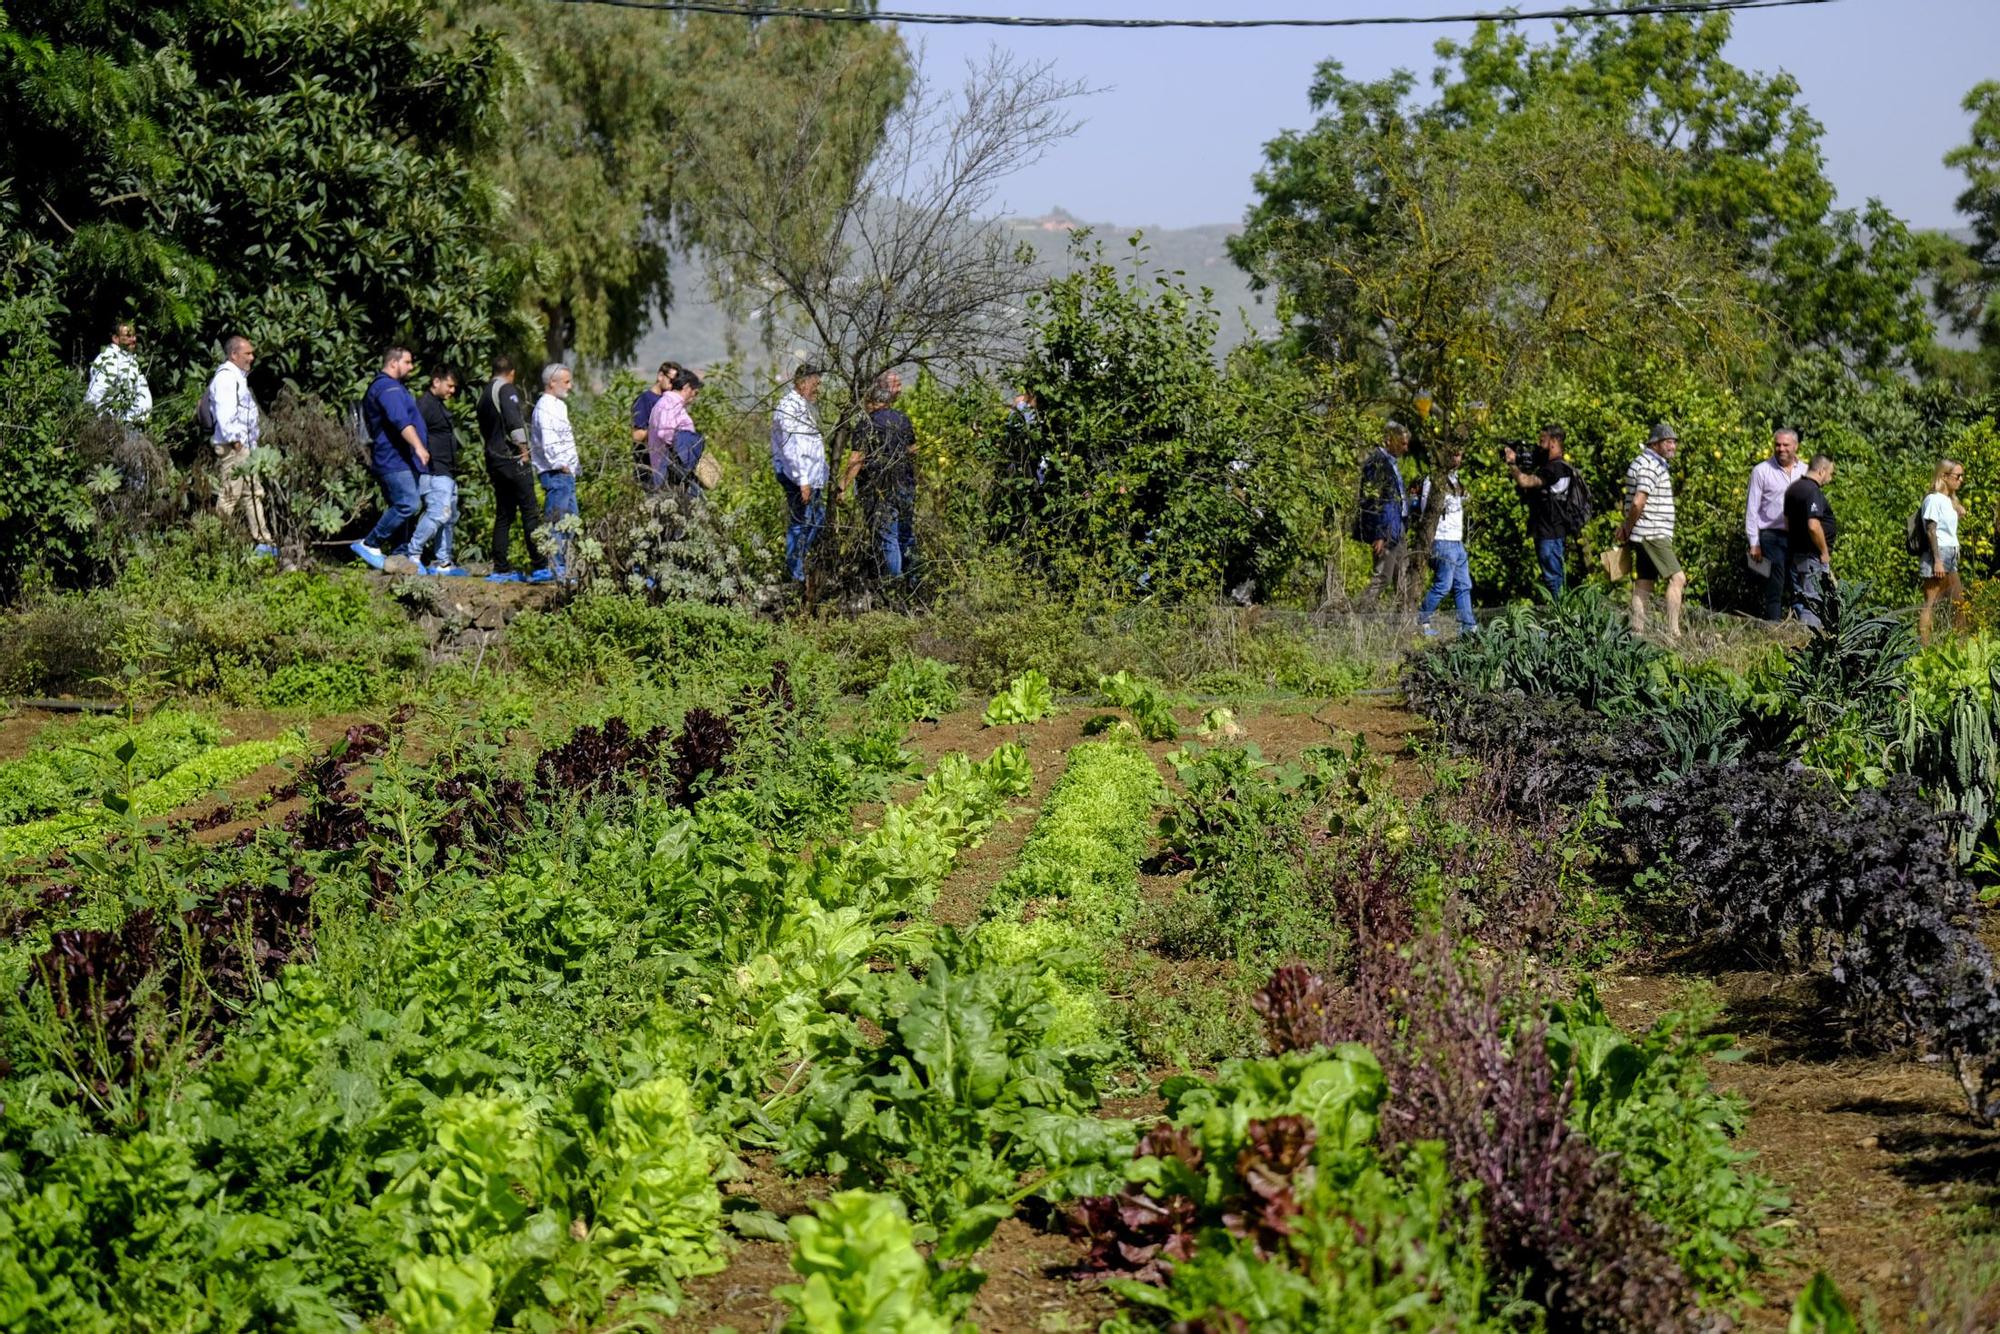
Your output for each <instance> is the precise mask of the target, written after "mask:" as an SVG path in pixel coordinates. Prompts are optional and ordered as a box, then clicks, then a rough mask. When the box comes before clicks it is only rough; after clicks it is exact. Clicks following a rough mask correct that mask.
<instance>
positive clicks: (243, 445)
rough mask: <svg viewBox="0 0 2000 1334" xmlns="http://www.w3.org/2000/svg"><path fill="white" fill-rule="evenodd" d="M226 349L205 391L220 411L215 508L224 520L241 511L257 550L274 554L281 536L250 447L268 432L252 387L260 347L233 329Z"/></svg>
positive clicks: (214, 442) (214, 436)
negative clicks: (274, 526) (275, 528)
mask: <svg viewBox="0 0 2000 1334" xmlns="http://www.w3.org/2000/svg"><path fill="white" fill-rule="evenodd" d="M222 351H223V358H222V364H221V365H220V366H217V367H216V368H215V374H214V375H212V376H211V377H209V381H208V389H207V391H206V394H207V398H208V406H209V409H210V410H211V411H212V412H213V413H214V414H215V429H214V430H213V431H211V432H210V433H209V440H208V443H209V446H210V448H212V449H213V450H214V451H215V460H216V472H217V473H218V474H219V477H218V480H217V482H216V489H215V510H216V513H218V514H220V515H222V517H223V518H225V519H227V518H232V517H234V516H236V515H237V514H241V515H242V516H243V526H244V527H245V528H247V529H249V531H250V540H251V541H252V542H254V543H256V551H257V554H258V555H260V556H275V555H277V554H278V546H277V538H276V536H275V535H274V534H273V532H272V530H271V515H270V511H269V509H268V508H267V507H266V505H265V498H264V482H263V479H262V478H260V477H258V476H256V475H255V473H254V472H252V470H251V468H250V451H251V450H253V449H255V448H257V440H258V437H259V436H260V435H261V434H262V433H263V427H262V421H261V418H260V414H259V412H258V409H257V396H256V395H255V394H254V393H252V392H251V391H250V367H251V365H252V364H253V363H254V362H255V361H256V360H257V349H256V347H255V346H254V345H253V344H252V343H251V342H250V340H249V339H247V338H245V337H244V336H243V335H241V334H234V335H232V336H230V337H229V338H228V339H227V340H225V341H224V343H223V345H222Z"/></svg>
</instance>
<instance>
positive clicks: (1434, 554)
mask: <svg viewBox="0 0 2000 1334" xmlns="http://www.w3.org/2000/svg"><path fill="white" fill-rule="evenodd" d="M1464 465H1465V446H1464V445H1462V444H1458V443H1453V444H1451V445H1450V446H1448V447H1447V448H1446V451H1445V466H1444V468H1443V469H1442V470H1441V471H1440V473H1439V475H1438V476H1437V477H1435V478H1428V477H1427V478H1425V479H1424V484H1423V490H1422V493H1421V494H1422V496H1423V500H1422V504H1421V509H1420V511H1419V512H1420V513H1421V515H1422V518H1421V520H1420V521H1419V524H1418V532H1419V534H1420V535H1428V536H1429V537H1430V553H1431V570H1432V571H1433V578H1432V581H1431V587H1430V591H1429V592H1428V593H1425V594H1424V601H1423V605H1422V606H1421V607H1419V608H1418V609H1417V628H1418V629H1420V630H1422V631H1423V632H1424V633H1425V634H1426V635H1435V634H1436V633H1437V629H1436V627H1434V626H1433V625H1432V624H1431V617H1432V616H1433V615H1435V614H1436V613H1437V609H1438V605H1439V604H1440V603H1442V602H1443V601H1444V599H1445V595H1446V594H1447V593H1449V594H1450V595H1451V597H1452V600H1453V602H1454V603H1455V605H1456V606H1457V609H1458V630H1459V633H1460V634H1471V633H1472V632H1473V631H1475V630H1477V629H1478V628H1479V622H1478V621H1477V620H1475V619H1473V615H1472V566H1471V564H1470V563H1469V561H1468V559H1467V556H1466V551H1465V539H1466V524H1465V484H1464V483H1463V482H1461V481H1460V480H1459V476H1458V470H1459V469H1460V468H1461V467H1463V466H1464Z"/></svg>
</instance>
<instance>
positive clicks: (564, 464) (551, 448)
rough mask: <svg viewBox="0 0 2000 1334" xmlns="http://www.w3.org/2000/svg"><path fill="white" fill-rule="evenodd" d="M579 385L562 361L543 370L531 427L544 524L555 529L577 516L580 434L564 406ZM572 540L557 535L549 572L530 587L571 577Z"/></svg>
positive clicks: (539, 572)
mask: <svg viewBox="0 0 2000 1334" xmlns="http://www.w3.org/2000/svg"><path fill="white" fill-rule="evenodd" d="M575 383H576V379H575V377H574V376H572V375H571V374H570V371H569V367H567V366H565V365H563V364H562V363H561V362H559V361H552V362H550V363H549V364H548V365H546V366H544V367H542V396H541V397H540V398H539V399H537V400H535V414H534V419H533V420H532V421H531V422H530V423H529V427H528V454H529V457H530V458H531V459H532V460H533V462H534V465H535V471H536V472H537V473H538V474H540V476H541V479H542V522H544V523H546V524H547V525H548V526H549V527H551V528H556V527H557V526H558V525H559V524H561V523H562V521H563V520H564V519H566V518H572V517H575V515H576V512H577V509H576V471H577V461H578V460H577V452H576V431H575V430H574V429H573V428H572V427H571V426H570V424H569V404H567V403H565V402H563V400H564V399H565V398H568V397H569V391H570V388H571V386H572V385H574V384H575ZM569 539H570V535H569V534H568V533H566V532H562V531H558V532H557V533H556V536H555V541H554V542H553V543H551V544H550V548H549V551H550V559H551V564H550V567H549V569H548V570H546V571H544V570H536V571H535V572H534V573H533V574H532V575H530V576H528V582H529V583H531V584H536V583H542V582H544V579H545V577H546V578H550V579H567V578H568V577H569Z"/></svg>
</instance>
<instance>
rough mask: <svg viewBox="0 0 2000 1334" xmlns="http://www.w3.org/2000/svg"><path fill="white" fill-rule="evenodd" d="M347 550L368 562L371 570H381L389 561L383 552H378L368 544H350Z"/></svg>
mask: <svg viewBox="0 0 2000 1334" xmlns="http://www.w3.org/2000/svg"><path fill="white" fill-rule="evenodd" d="M347 549H348V550H349V551H351V552H353V553H354V554H355V555H357V556H359V557H361V559H363V560H365V561H367V562H368V565H369V568H371V569H376V570H379V569H381V568H382V562H383V561H384V560H386V559H388V558H387V557H386V556H384V555H383V554H382V553H381V552H379V551H377V550H376V549H375V548H374V547H371V546H369V545H368V544H367V543H366V542H350V543H348V544H347Z"/></svg>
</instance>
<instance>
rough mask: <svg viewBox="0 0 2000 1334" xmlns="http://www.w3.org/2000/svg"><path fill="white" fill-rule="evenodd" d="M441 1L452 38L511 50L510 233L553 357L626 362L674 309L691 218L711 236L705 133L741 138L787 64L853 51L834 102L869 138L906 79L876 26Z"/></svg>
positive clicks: (501, 155) (504, 148) (498, 151)
mask: <svg viewBox="0 0 2000 1334" xmlns="http://www.w3.org/2000/svg"><path fill="white" fill-rule="evenodd" d="M437 13H438V20H439V28H440V32H441V35H442V38H443V40H444V41H445V42H446V43H447V44H449V45H452V46H455V47H459V48H463V49H478V48H481V47H484V48H487V49H495V48H498V49H499V50H501V51H502V52H503V53H504V55H505V56H506V57H507V59H508V64H509V73H510V77H509V80H508V94H507V99H506V131H505V133H504V134H502V135H501V136H499V141H498V143H497V145H496V148H495V151H494V154H493V157H492V168H493V170H494V173H495V175H496V179H497V182H498V184H499V187H500V189H501V190H502V192H503V194H504V196H505V197H506V199H507V200H508V202H509V209H508V217H507V234H508V236H509V238H510V239H511V240H513V241H517V242H519V243H520V244H522V245H523V246H525V247H526V248H527V249H528V251H529V252H530V254H531V255H532V256H533V263H532V265H531V267H530V268H529V271H528V274H527V280H526V288H525V292H526V298H527V300H528V302H529V303H530V304H531V306H532V307H533V309H534V310H535V312H536V315H537V316H538V318H539V322H540V324H541V326H542V328H543V330H544V340H543V341H544V352H545V355H546V357H547V359H548V360H550V361H566V360H569V359H571V358H572V357H580V358H584V359H587V360H593V361H596V360H622V359H624V358H627V357H629V356H630V355H631V352H632V348H633V346H634V344H635V343H636V342H637V341H638V339H639V338H640V336H641V335H643V334H644V333H645V331H646V328H647V326H648V324H649V322H650V321H651V320H652V319H653V318H655V317H658V318H661V319H664V318H665V317H666V315H667V310H668V305H669V303H670V301H671V300H672V296H673V274H672V259H673V256H674V253H675V249H676V239H677V238H676V236H675V232H676V228H677V227H678V228H679V229H680V230H682V231H683V232H687V233H694V232H697V231H698V230H699V229H698V228H697V227H696V226H695V223H696V220H697V219H699V218H700V217H701V216H703V212H704V211H703V209H702V207H701V201H700V200H699V199H698V198H696V197H695V196H694V195H693V194H691V192H690V191H691V184H690V182H689V181H688V180H687V179H686V177H685V176H684V174H683V168H684V161H683V159H684V157H685V155H686V148H687V142H688V139H689V136H690V135H694V134H701V135H707V136H714V137H717V138H719V139H720V140H722V141H723V142H727V140H728V138H729V136H730V133H731V131H732V130H733V129H734V127H736V126H737V125H739V124H740V123H742V117H743V115H744V112H745V109H746V107H748V106H750V105H752V104H754V102H755V101H756V100H757V98H758V97H759V90H760V89H762V88H763V87H765V86H767V85H769V84H770V83H771V82H772V81H774V80H779V79H781V78H782V77H783V73H782V72H783V71H785V70H787V69H790V68H793V67H797V66H800V65H804V66H808V67H810V66H813V65H815V64H818V63H822V62H826V61H840V60H849V59H852V60H853V61H854V62H856V64H857V66H858V67H860V68H862V69H864V70H865V71H866V73H865V76H864V77H861V78H858V79H856V80H854V81H853V82H851V83H850V84H849V85H848V86H847V88H846V89H845V90H844V91H845V92H847V93H849V94H851V96H850V97H844V98H834V99H830V100H828V101H827V102H825V103H823V104H822V105H821V110H822V112H823V113H824V114H827V115H829V116H831V117H834V118H836V119H840V120H843V121H847V122H851V123H852V124H853V125H854V126H855V127H857V128H858V129H859V131H860V133H861V135H862V138H863V139H864V140H865V139H866V138H867V136H868V134H869V133H871V132H875V133H879V130H880V127H881V116H882V113H883V111H884V110H885V109H886V107H887V106H891V105H893V104H894V102H895V100H896V98H897V97H898V96H900V93H901V89H902V86H903V84H904V82H905V80H906V78H907V71H906V70H905V68H904V53H903V50H902V46H901V44H900V42H898V41H897V40H896V38H895V35H894V34H893V33H892V32H890V31H888V30H886V29H884V28H881V27H879V26H877V25H874V24H835V23H812V22H804V21H770V20H758V19H756V18H755V17H754V14H748V13H747V12H746V17H744V18H732V17H727V16H722V15H687V16H670V15H667V14H663V13H644V12H634V11H630V10H619V9H614V8H596V7H590V6H579V7H569V8H564V9H562V10H560V11H557V10H553V9H551V7H550V6H549V5H548V3H547V2H546V0H453V2H452V3H447V4H443V5H441V6H439V8H438V11H437ZM697 188H698V187H697ZM682 239H686V238H685V237H683V238H682Z"/></svg>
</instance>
